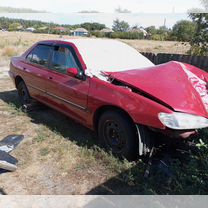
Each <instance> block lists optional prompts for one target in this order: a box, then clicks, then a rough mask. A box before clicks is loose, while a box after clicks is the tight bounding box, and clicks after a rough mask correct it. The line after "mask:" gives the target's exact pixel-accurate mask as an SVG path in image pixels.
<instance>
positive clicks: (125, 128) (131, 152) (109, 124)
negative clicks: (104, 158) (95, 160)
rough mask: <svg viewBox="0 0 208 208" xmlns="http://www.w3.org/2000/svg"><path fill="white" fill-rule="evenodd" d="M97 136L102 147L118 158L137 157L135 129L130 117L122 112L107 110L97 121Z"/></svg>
mask: <svg viewBox="0 0 208 208" xmlns="http://www.w3.org/2000/svg"><path fill="white" fill-rule="evenodd" d="M98 136H99V139H100V143H101V145H102V146H104V148H105V149H106V150H108V151H110V152H112V154H113V155H115V156H117V157H119V158H126V159H127V160H129V161H131V160H134V159H136V158H137V156H138V152H139V147H138V139H137V136H136V129H135V126H134V124H133V122H132V121H131V119H130V118H129V117H128V116H126V115H125V114H124V113H122V112H117V111H107V112H105V113H104V114H103V115H101V117H100V119H99V122H98Z"/></svg>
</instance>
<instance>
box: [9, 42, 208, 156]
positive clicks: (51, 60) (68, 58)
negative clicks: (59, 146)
mask: <svg viewBox="0 0 208 208" xmlns="http://www.w3.org/2000/svg"><path fill="white" fill-rule="evenodd" d="M9 74H10V76H11V78H12V79H13V81H14V83H15V86H16V88H17V90H18V94H19V97H20V101H21V103H22V104H23V105H25V104H29V103H30V102H31V100H32V99H35V100H37V101H39V102H41V103H44V104H46V105H48V106H50V107H52V108H54V109H56V110H58V111H60V112H62V113H64V114H66V115H67V116H69V117H71V118H73V119H74V120H76V121H78V122H80V123H81V124H83V125H85V126H86V127H88V128H90V129H92V130H94V131H96V132H97V133H98V137H99V139H100V141H101V143H102V144H103V145H104V147H105V148H107V149H108V150H110V151H112V153H113V154H115V155H117V156H119V157H125V158H127V159H129V160H131V159H134V158H135V157H136V156H137V155H145V154H147V153H148V152H149V150H150V146H151V145H150V144H151V141H152V137H151V136H150V135H151V134H150V132H160V133H163V134H165V135H167V136H169V137H172V138H181V139H185V138H188V137H189V136H191V135H193V134H195V133H196V131H197V129H201V128H206V127H208V113H207V111H208V93H207V81H208V74H207V73H206V72H204V71H202V70H200V69H199V68H197V67H194V66H191V65H188V64H184V63H179V62H169V63H165V64H162V65H157V66H155V65H154V64H153V63H152V62H150V61H149V60H148V59H147V58H145V57H144V56H142V55H141V54H140V53H139V52H138V51H137V50H135V49H133V48H132V47H130V46H128V45H126V44H125V43H122V42H119V41H115V40H106V39H87V38H86V39H70V40H48V41H41V42H38V43H36V44H35V45H34V46H32V47H31V48H30V49H28V50H27V51H26V52H25V53H24V54H23V55H21V56H20V57H13V58H12V59H11V64H10V72H9Z"/></svg>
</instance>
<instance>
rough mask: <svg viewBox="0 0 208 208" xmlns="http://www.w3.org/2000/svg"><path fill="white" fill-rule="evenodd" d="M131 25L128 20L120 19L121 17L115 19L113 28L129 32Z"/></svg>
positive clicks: (117, 30)
mask: <svg viewBox="0 0 208 208" xmlns="http://www.w3.org/2000/svg"><path fill="white" fill-rule="evenodd" d="M129 28H130V26H129V24H128V22H125V21H120V20H119V19H115V20H114V21H113V30H114V31H115V32H127V31H128V30H129Z"/></svg>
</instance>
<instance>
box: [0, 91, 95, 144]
mask: <svg viewBox="0 0 208 208" xmlns="http://www.w3.org/2000/svg"><path fill="white" fill-rule="evenodd" d="M0 99H1V100H3V101H4V102H6V103H8V104H12V106H14V107H16V108H17V109H20V108H21V105H20V103H19V99H18V95H17V91H16V90H12V91H4V92H0ZM37 112H38V113H37ZM27 115H28V116H29V117H30V118H31V119H32V120H31V122H33V123H35V124H43V125H45V126H47V127H48V128H49V129H50V130H51V131H54V132H57V133H59V134H60V135H62V136H63V137H64V138H67V139H69V140H71V141H74V142H76V144H78V145H80V146H85V147H88V148H90V147H92V146H94V145H97V144H98V141H97V138H96V135H95V133H94V132H93V131H91V130H89V129H87V128H85V127H84V126H82V125H81V124H79V123H77V122H75V121H74V120H72V119H70V118H69V117H67V116H65V115H63V114H61V113H59V112H58V111H56V110H54V109H52V108H49V107H47V106H44V105H40V106H38V107H37V110H34V111H30V112H27Z"/></svg>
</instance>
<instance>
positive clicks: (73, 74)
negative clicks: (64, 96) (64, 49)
mask: <svg viewBox="0 0 208 208" xmlns="http://www.w3.org/2000/svg"><path fill="white" fill-rule="evenodd" d="M66 73H67V75H69V76H70V77H76V76H77V75H78V74H79V71H78V69H77V68H68V69H67V70H66Z"/></svg>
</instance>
